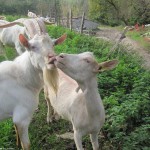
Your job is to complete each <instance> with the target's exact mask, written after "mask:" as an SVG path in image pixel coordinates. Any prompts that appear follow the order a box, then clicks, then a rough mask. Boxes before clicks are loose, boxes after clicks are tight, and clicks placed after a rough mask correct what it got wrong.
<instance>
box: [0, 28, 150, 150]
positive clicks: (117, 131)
mask: <svg viewBox="0 0 150 150" xmlns="http://www.w3.org/2000/svg"><path fill="white" fill-rule="evenodd" d="M47 30H48V33H49V35H50V36H51V37H52V38H58V37H59V36H61V35H62V34H64V33H66V34H67V40H66V41H65V42H64V44H62V45H59V46H56V47H55V50H56V52H57V53H62V52H63V53H64V52H65V53H81V52H84V51H92V52H93V53H94V55H95V56H96V59H97V61H99V62H102V61H106V60H108V59H118V60H119V65H118V66H117V67H116V68H115V69H114V70H111V71H107V72H103V73H101V74H99V75H98V88H99V92H100V95H101V97H102V99H103V103H104V107H105V110H106V122H105V125H104V126H103V128H102V130H101V133H100V135H99V142H100V143H101V146H102V149H104V150H117V149H118V150H121V149H122V150H141V149H142V150H148V149H149V147H150V109H149V107H150V71H148V70H145V69H144V68H142V67H141V65H140V64H141V61H140V59H139V58H138V57H137V56H136V55H135V54H133V55H132V53H130V54H128V53H127V52H126V51H125V48H124V47H119V48H118V49H116V51H115V52H114V53H113V54H112V55H111V56H110V57H109V58H108V53H109V50H110V48H111V46H112V45H111V43H108V42H105V41H100V40H98V39H95V38H92V37H88V36H84V35H80V34H76V33H74V32H70V31H69V30H67V29H64V28H61V27H52V26H51V27H47ZM9 57H10V56H9ZM40 99H44V98H43V93H41V96H40ZM45 104H46V103H45V102H44V101H41V100H40V106H39V110H38V112H36V113H35V115H34V118H33V120H32V123H31V125H30V129H29V132H30V139H31V145H32V147H31V149H35V150H38V149H39V147H40V148H42V150H46V149H57V150H59V149H66V147H67V146H68V145H70V144H71V141H70V140H61V139H59V138H58V137H56V134H59V133H64V132H67V131H68V129H69V130H71V129H70V128H71V127H70V125H69V124H68V123H67V122H65V121H63V120H60V121H58V122H54V123H52V124H51V125H47V124H46V121H45V118H46V107H45ZM8 123H9V124H10V126H11V127H10V126H8ZM0 127H2V130H1V131H2V134H0V145H2V146H3V147H5V148H7V147H10V146H11V145H13V146H14V145H15V144H12V143H15V140H13V141H12V142H10V143H8V136H10V137H12V138H14V135H13V134H12V133H11V132H10V131H9V130H10V129H11V130H12V123H11V122H9V121H8V122H4V123H2V124H0ZM1 131H0V132H1ZM6 133H7V134H6ZM9 134H10V135H9ZM4 138H5V139H4ZM66 145H67V146H66ZM84 145H85V148H86V149H88V150H90V149H91V144H89V138H88V137H85V138H84ZM68 149H69V148H68Z"/></svg>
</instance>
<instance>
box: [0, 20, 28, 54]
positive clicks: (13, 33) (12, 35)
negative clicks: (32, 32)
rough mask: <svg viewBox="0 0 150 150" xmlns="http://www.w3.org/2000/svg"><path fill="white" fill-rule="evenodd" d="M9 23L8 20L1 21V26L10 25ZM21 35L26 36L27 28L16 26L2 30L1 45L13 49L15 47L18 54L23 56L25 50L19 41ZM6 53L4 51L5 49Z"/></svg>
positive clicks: (0, 32) (0, 29) (0, 31)
mask: <svg viewBox="0 0 150 150" xmlns="http://www.w3.org/2000/svg"><path fill="white" fill-rule="evenodd" d="M8 23H9V22H8V21H6V20H0V25H5V24H8ZM19 34H24V35H25V27H22V26H19V25H14V26H12V27H8V28H0V45H1V47H3V45H8V46H11V47H15V49H16V51H17V53H18V54H19V55H21V54H22V53H23V52H24V51H25V48H24V47H23V46H22V45H21V43H20V41H19V38H18V37H19ZM3 51H4V49H3Z"/></svg>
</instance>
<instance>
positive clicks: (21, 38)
mask: <svg viewBox="0 0 150 150" xmlns="http://www.w3.org/2000/svg"><path fill="white" fill-rule="evenodd" d="M19 40H20V42H21V44H22V45H23V46H24V47H26V48H28V49H29V42H28V40H27V39H26V38H25V36H24V35H23V34H20V35H19Z"/></svg>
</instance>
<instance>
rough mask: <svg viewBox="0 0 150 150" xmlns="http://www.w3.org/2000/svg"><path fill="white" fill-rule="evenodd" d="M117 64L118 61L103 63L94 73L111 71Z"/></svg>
mask: <svg viewBox="0 0 150 150" xmlns="http://www.w3.org/2000/svg"><path fill="white" fill-rule="evenodd" d="M117 64H118V60H110V61H105V62H102V63H100V64H98V67H97V69H96V70H95V71H94V72H96V73H98V72H103V71H106V70H111V69H113V68H115V67H116V65H117Z"/></svg>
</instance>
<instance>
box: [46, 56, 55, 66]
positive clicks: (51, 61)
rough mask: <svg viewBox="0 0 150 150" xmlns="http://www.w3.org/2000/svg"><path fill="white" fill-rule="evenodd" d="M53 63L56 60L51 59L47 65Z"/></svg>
mask: <svg viewBox="0 0 150 150" xmlns="http://www.w3.org/2000/svg"><path fill="white" fill-rule="evenodd" d="M55 61H56V58H55V57H53V58H51V59H50V61H49V62H48V64H54V62H55Z"/></svg>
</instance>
